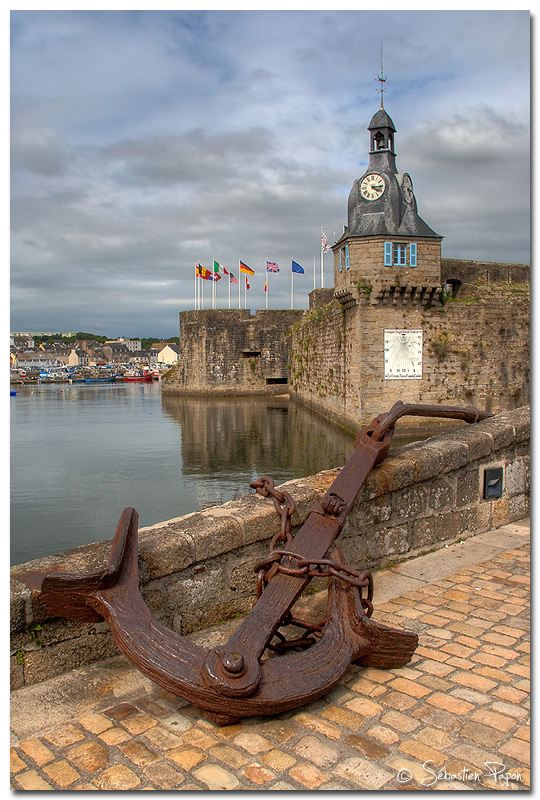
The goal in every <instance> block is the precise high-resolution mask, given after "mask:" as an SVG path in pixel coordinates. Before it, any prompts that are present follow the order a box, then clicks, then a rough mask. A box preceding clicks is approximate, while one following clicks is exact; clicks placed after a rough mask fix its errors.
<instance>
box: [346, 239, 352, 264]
mask: <svg viewBox="0 0 540 800" xmlns="http://www.w3.org/2000/svg"><path fill="white" fill-rule="evenodd" d="M350 266H351V265H350V262H349V245H348V244H346V245H345V269H349V267H350Z"/></svg>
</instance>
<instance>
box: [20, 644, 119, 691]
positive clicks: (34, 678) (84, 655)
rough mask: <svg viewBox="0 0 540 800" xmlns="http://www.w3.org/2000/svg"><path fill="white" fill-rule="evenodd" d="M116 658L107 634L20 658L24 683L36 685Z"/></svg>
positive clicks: (116, 651)
mask: <svg viewBox="0 0 540 800" xmlns="http://www.w3.org/2000/svg"><path fill="white" fill-rule="evenodd" d="M115 655H118V649H117V647H116V645H115V644H114V641H113V638H112V636H111V634H110V633H107V634H103V633H102V634H96V635H89V636H81V637H79V638H77V639H70V640H66V641H64V642H58V643H57V644H55V645H51V646H50V647H41V648H37V649H36V650H32V651H29V652H26V653H25V654H24V682H25V684H27V683H38V682H39V681H44V680H46V679H47V678H52V677H54V676H55V675H61V674H62V673H63V672H69V671H70V670H72V669H76V668H77V667H80V666H82V665H83V664H91V663H93V662H94V661H101V660H102V659H104V658H110V657H111V656H115Z"/></svg>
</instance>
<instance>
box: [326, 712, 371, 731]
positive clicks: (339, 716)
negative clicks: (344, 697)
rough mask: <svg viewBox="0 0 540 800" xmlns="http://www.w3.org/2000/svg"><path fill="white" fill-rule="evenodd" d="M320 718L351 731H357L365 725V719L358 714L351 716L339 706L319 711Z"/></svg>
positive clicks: (350, 713)
mask: <svg viewBox="0 0 540 800" xmlns="http://www.w3.org/2000/svg"><path fill="white" fill-rule="evenodd" d="M321 716H323V717H326V719H328V720H330V722H335V723H336V725H339V726H340V727H342V728H343V727H344V728H349V730H351V731H357V730H359V729H360V728H361V727H362V726H363V725H364V724H365V721H366V720H365V718H364V717H361V716H359V714H353V713H352V712H351V711H346V710H345V709H344V708H340V707H339V706H329V707H328V708H325V709H324V710H323V711H321Z"/></svg>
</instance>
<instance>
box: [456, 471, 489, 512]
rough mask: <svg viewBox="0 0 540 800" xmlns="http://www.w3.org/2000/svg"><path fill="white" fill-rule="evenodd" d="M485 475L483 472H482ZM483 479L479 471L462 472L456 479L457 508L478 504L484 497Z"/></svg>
mask: <svg viewBox="0 0 540 800" xmlns="http://www.w3.org/2000/svg"><path fill="white" fill-rule="evenodd" d="M482 474H483V470H482ZM480 481H481V477H480V471H479V470H478V469H467V470H465V471H463V470H460V472H459V473H458V475H457V477H456V507H457V508H461V507H462V506H468V505H470V504H471V503H477V502H478V501H479V500H480V498H481V496H482V487H481V485H480Z"/></svg>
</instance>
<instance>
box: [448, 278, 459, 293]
mask: <svg viewBox="0 0 540 800" xmlns="http://www.w3.org/2000/svg"><path fill="white" fill-rule="evenodd" d="M460 286H461V281H460V280H458V278H448V279H447V281H446V293H447V294H449V295H450V297H456V296H457V293H458V292H459V289H460Z"/></svg>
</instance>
